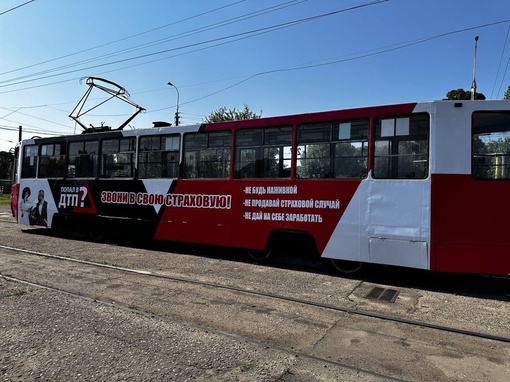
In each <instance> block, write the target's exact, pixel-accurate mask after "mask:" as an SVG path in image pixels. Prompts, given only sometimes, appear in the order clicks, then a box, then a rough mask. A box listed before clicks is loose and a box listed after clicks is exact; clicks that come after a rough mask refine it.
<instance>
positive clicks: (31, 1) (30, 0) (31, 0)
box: [0, 0, 35, 16]
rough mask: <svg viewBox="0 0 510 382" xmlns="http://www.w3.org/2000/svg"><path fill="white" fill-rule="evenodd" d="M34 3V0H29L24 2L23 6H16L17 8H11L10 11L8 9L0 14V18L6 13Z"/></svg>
mask: <svg viewBox="0 0 510 382" xmlns="http://www.w3.org/2000/svg"><path fill="white" fill-rule="evenodd" d="M34 1H35V0H29V1H27V2H25V3H23V4H20V5H17V6H15V7H12V8H11V9H8V10H6V11H3V12H1V13H0V16H2V15H4V14H6V13H8V12H11V11H14V10H15V9H18V8H21V7H23V6H24V5H27V4H30V3H33V2H34Z"/></svg>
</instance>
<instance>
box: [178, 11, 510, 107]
mask: <svg viewBox="0 0 510 382" xmlns="http://www.w3.org/2000/svg"><path fill="white" fill-rule="evenodd" d="M507 22H510V19H506V20H502V21H496V22H493V23H487V24H483V25H478V26H474V27H468V28H463V29H458V30H455V31H451V32H445V33H441V34H437V35H434V36H430V37H424V38H421V39H417V40H412V41H408V42H403V43H399V44H394V45H391V46H389V47H387V48H382V49H380V50H375V51H374V50H372V51H368V52H361V53H359V54H358V55H356V56H354V57H350V58H339V59H335V58H333V59H322V60H319V61H320V62H321V63H310V64H306V65H301V66H295V67H291V68H283V69H272V70H268V71H265V72H260V73H256V74H252V75H250V76H248V77H247V78H244V79H243V80H241V81H239V82H236V83H234V84H232V85H229V86H227V87H225V88H223V89H220V90H217V91H215V92H213V93H210V94H208V95H205V96H202V97H199V98H196V99H194V100H191V101H187V102H183V103H181V105H187V104H190V103H193V102H196V101H200V100H202V99H204V98H208V97H211V96H213V95H216V94H219V93H221V92H224V91H226V90H229V89H232V88H233V87H236V86H238V85H241V84H243V83H244V82H247V81H249V80H251V79H253V78H255V77H259V76H263V75H267V74H273V73H280V72H289V71H294V70H304V69H311V68H317V67H321V66H328V65H335V64H339V63H343V62H348V61H354V60H359V59H362V58H367V57H371V56H376V55H379V54H383V53H388V52H391V51H395V50H399V49H404V48H408V47H410V46H413V45H418V44H422V43H425V42H428V41H432V40H435V39H438V38H441V37H445V36H450V35H453V34H457V33H462V32H467V31H470V30H474V29H479V28H486V27H489V26H494V25H498V24H503V23H507ZM323 61H326V62H323ZM509 65H510V58H509V59H508V62H507V66H506V69H508V66H509ZM505 75H506V70H505V74H504V75H503V77H505ZM500 88H501V87H500Z"/></svg>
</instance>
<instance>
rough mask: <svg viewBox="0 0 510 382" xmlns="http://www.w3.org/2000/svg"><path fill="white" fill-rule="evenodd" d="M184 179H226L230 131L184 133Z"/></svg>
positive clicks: (227, 174) (229, 156) (229, 155)
mask: <svg viewBox="0 0 510 382" xmlns="http://www.w3.org/2000/svg"><path fill="white" fill-rule="evenodd" d="M182 147H183V166H182V168H183V172H182V177H183V178H184V179H228V178H230V164H231V161H232V131H231V130H221V131H210V132H197V133H186V134H184V137H183V145H182Z"/></svg>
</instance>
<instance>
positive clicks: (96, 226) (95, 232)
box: [88, 218, 105, 241]
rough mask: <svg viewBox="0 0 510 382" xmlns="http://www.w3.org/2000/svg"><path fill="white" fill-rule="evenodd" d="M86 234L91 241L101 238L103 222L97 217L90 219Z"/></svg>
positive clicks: (102, 236) (102, 237) (102, 235)
mask: <svg viewBox="0 0 510 382" xmlns="http://www.w3.org/2000/svg"><path fill="white" fill-rule="evenodd" d="M88 234H89V237H90V238H91V239H92V240H93V241H101V240H103V239H104V237H105V227H104V224H103V222H102V221H101V220H100V219H98V218H95V219H91V220H90V222H89V229H88Z"/></svg>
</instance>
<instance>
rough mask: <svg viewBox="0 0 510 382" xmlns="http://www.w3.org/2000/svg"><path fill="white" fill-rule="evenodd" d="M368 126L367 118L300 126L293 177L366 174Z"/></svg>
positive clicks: (344, 177) (354, 176)
mask: <svg viewBox="0 0 510 382" xmlns="http://www.w3.org/2000/svg"><path fill="white" fill-rule="evenodd" d="M368 128H369V120H368V119H359V120H352V121H342V122H333V123H315V124H306V125H300V126H299V127H298V152H297V165H296V176H297V177H299V178H303V179H309V178H343V179H346V178H351V179H353V178H354V179H356V178H364V177H366V176H367V172H368V161H367V157H368V130H369V129H368Z"/></svg>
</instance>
